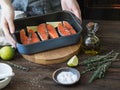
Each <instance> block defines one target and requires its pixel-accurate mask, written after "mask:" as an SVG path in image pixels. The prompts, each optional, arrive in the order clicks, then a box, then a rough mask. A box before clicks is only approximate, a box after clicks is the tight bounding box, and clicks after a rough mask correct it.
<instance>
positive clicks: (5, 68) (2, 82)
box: [0, 63, 14, 89]
mask: <svg viewBox="0 0 120 90" xmlns="http://www.w3.org/2000/svg"><path fill="white" fill-rule="evenodd" d="M0 75H5V76H7V75H12V76H14V73H13V70H12V68H11V66H9V65H8V64H5V63H0ZM12 76H7V77H5V78H3V79H0V89H2V88H4V87H5V86H7V85H8V84H9V82H10V81H11V79H12Z"/></svg>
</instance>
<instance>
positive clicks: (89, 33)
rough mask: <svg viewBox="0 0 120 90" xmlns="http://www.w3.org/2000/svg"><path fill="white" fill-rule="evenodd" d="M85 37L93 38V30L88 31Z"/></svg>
mask: <svg viewBox="0 0 120 90" xmlns="http://www.w3.org/2000/svg"><path fill="white" fill-rule="evenodd" d="M87 35H88V36H95V32H94V31H93V30H88V32H87Z"/></svg>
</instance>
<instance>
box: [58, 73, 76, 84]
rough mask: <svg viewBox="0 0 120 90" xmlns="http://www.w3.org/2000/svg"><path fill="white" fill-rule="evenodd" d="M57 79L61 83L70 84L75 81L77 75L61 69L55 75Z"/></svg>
mask: <svg viewBox="0 0 120 90" xmlns="http://www.w3.org/2000/svg"><path fill="white" fill-rule="evenodd" d="M57 80H58V81H59V82H60V83H62V84H72V83H74V82H76V81H77V75H76V74H74V73H72V72H70V71H62V72H60V73H59V74H58V75H57Z"/></svg>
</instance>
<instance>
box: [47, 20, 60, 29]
mask: <svg viewBox="0 0 120 90" xmlns="http://www.w3.org/2000/svg"><path fill="white" fill-rule="evenodd" d="M58 23H60V21H58V22H57V21H56V22H46V24H50V25H52V26H54V27H55V28H56V27H57V26H58Z"/></svg>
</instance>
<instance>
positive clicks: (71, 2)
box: [61, 0, 82, 22]
mask: <svg viewBox="0 0 120 90" xmlns="http://www.w3.org/2000/svg"><path fill="white" fill-rule="evenodd" d="M61 5H62V9H63V10H67V11H70V12H72V13H74V14H75V15H76V16H77V17H78V18H79V19H80V21H81V22H82V16H81V10H80V7H79V5H78V3H77V0H61Z"/></svg>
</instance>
